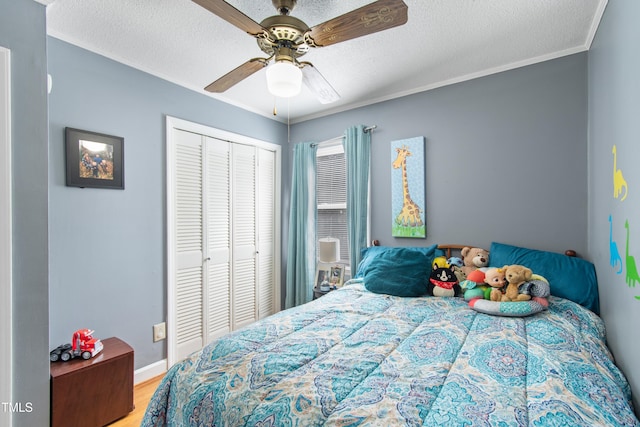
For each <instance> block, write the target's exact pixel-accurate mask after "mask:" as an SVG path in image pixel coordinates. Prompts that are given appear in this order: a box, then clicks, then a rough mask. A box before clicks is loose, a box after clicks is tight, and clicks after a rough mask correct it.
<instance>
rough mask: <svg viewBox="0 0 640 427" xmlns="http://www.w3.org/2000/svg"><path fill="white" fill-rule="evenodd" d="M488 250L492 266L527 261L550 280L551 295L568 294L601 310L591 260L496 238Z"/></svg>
mask: <svg viewBox="0 0 640 427" xmlns="http://www.w3.org/2000/svg"><path fill="white" fill-rule="evenodd" d="M489 254H490V256H489V263H490V265H491V267H502V266H505V265H510V264H520V265H524V266H525V267H528V268H530V269H531V270H532V271H533V272H534V273H535V274H539V275H541V276H542V277H544V278H545V279H547V280H548V281H549V285H550V286H551V295H555V296H557V297H561V298H566V299H568V300H571V301H573V302H576V303H578V304H580V305H582V306H583V307H586V308H588V309H589V310H591V311H593V312H594V313H596V314H600V299H599V297H598V279H597V278H596V269H595V266H594V265H593V264H592V263H590V262H588V261H585V260H583V259H580V258H576V257H570V256H567V255H563V254H559V253H555V252H547V251H540V250H536V249H527V248H521V247H518V246H511V245H506V244H504V243H496V242H493V243H491V249H490V250H489Z"/></svg>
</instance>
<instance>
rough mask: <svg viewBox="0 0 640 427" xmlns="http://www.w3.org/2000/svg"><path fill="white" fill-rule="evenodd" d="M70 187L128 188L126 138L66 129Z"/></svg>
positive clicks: (68, 184)
mask: <svg viewBox="0 0 640 427" xmlns="http://www.w3.org/2000/svg"><path fill="white" fill-rule="evenodd" d="M65 148H66V162H67V165H66V166H67V186H69V187H82V188H84V187H94V188H114V189H120V190H123V189H124V138H121V137H119V136H112V135H105V134H102V133H96V132H90V131H86V130H80V129H73V128H69V127H68V128H65Z"/></svg>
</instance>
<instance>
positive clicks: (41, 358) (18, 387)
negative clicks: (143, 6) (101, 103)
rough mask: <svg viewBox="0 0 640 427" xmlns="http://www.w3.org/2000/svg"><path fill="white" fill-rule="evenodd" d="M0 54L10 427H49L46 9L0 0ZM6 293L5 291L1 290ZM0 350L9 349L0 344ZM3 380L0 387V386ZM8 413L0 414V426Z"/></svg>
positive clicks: (26, 1) (30, 3) (22, 1)
mask: <svg viewBox="0 0 640 427" xmlns="http://www.w3.org/2000/svg"><path fill="white" fill-rule="evenodd" d="M0 46H3V47H6V48H8V49H10V50H11V92H12V104H11V138H12V143H11V150H12V159H11V163H12V179H13V189H12V191H13V200H12V203H13V205H12V211H13V214H12V222H13V224H12V226H13V244H12V251H13V304H12V309H13V319H12V320H13V403H14V404H15V403H20V404H21V405H22V407H23V408H25V405H26V404H27V403H31V407H32V408H33V410H32V412H22V413H16V414H14V417H13V418H14V426H16V427H22V426H24V427H32V426H47V425H49V361H48V359H47V356H46V355H47V353H48V352H49V339H48V323H49V316H48V305H49V302H48V296H49V292H48V279H47V276H48V265H49V260H48V254H49V252H48V250H47V246H48V243H47V168H48V165H47V159H48V152H47V92H46V81H47V80H46V79H47V63H46V59H47V57H46V39H45V8H44V6H42V5H40V4H38V3H36V2H34V1H30V0H20V1H15V0H0ZM2 286H6V284H4V283H3V284H2ZM1 345H7V343H2V344H1ZM6 380H7V379H4V378H3V379H2V381H6ZM6 417H7V413H6V412H5V411H4V410H0V424H3V425H4V423H5V421H6V419H7V418H6Z"/></svg>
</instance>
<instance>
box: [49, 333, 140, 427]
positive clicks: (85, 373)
mask: <svg viewBox="0 0 640 427" xmlns="http://www.w3.org/2000/svg"><path fill="white" fill-rule="evenodd" d="M102 343H103V345H104V349H103V350H102V351H101V352H100V353H99V354H97V355H96V356H95V357H93V358H91V359H89V360H83V359H82V358H77V359H72V360H70V361H68V362H51V368H50V372H51V426H52V427H58V426H65V427H72V426H78V427H94V426H95V427H100V426H104V425H107V424H109V423H111V422H112V421H115V420H117V419H118V418H122V417H124V416H125V415H127V414H128V413H129V412H131V411H132V410H133V348H131V346H129V344H127V343H125V342H124V341H122V340H120V339H118V338H107V339H104V340H102Z"/></svg>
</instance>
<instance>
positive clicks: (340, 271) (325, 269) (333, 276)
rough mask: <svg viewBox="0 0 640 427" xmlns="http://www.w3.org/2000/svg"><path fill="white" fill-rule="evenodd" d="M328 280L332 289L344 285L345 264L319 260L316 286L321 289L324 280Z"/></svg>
mask: <svg viewBox="0 0 640 427" xmlns="http://www.w3.org/2000/svg"><path fill="white" fill-rule="evenodd" d="M325 280H326V281H328V282H329V285H330V286H331V289H335V288H340V287H342V284H343V281H344V264H335V263H327V262H319V263H318V267H317V268H316V281H315V287H316V288H318V289H320V285H321V284H322V282H324V281H325Z"/></svg>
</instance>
